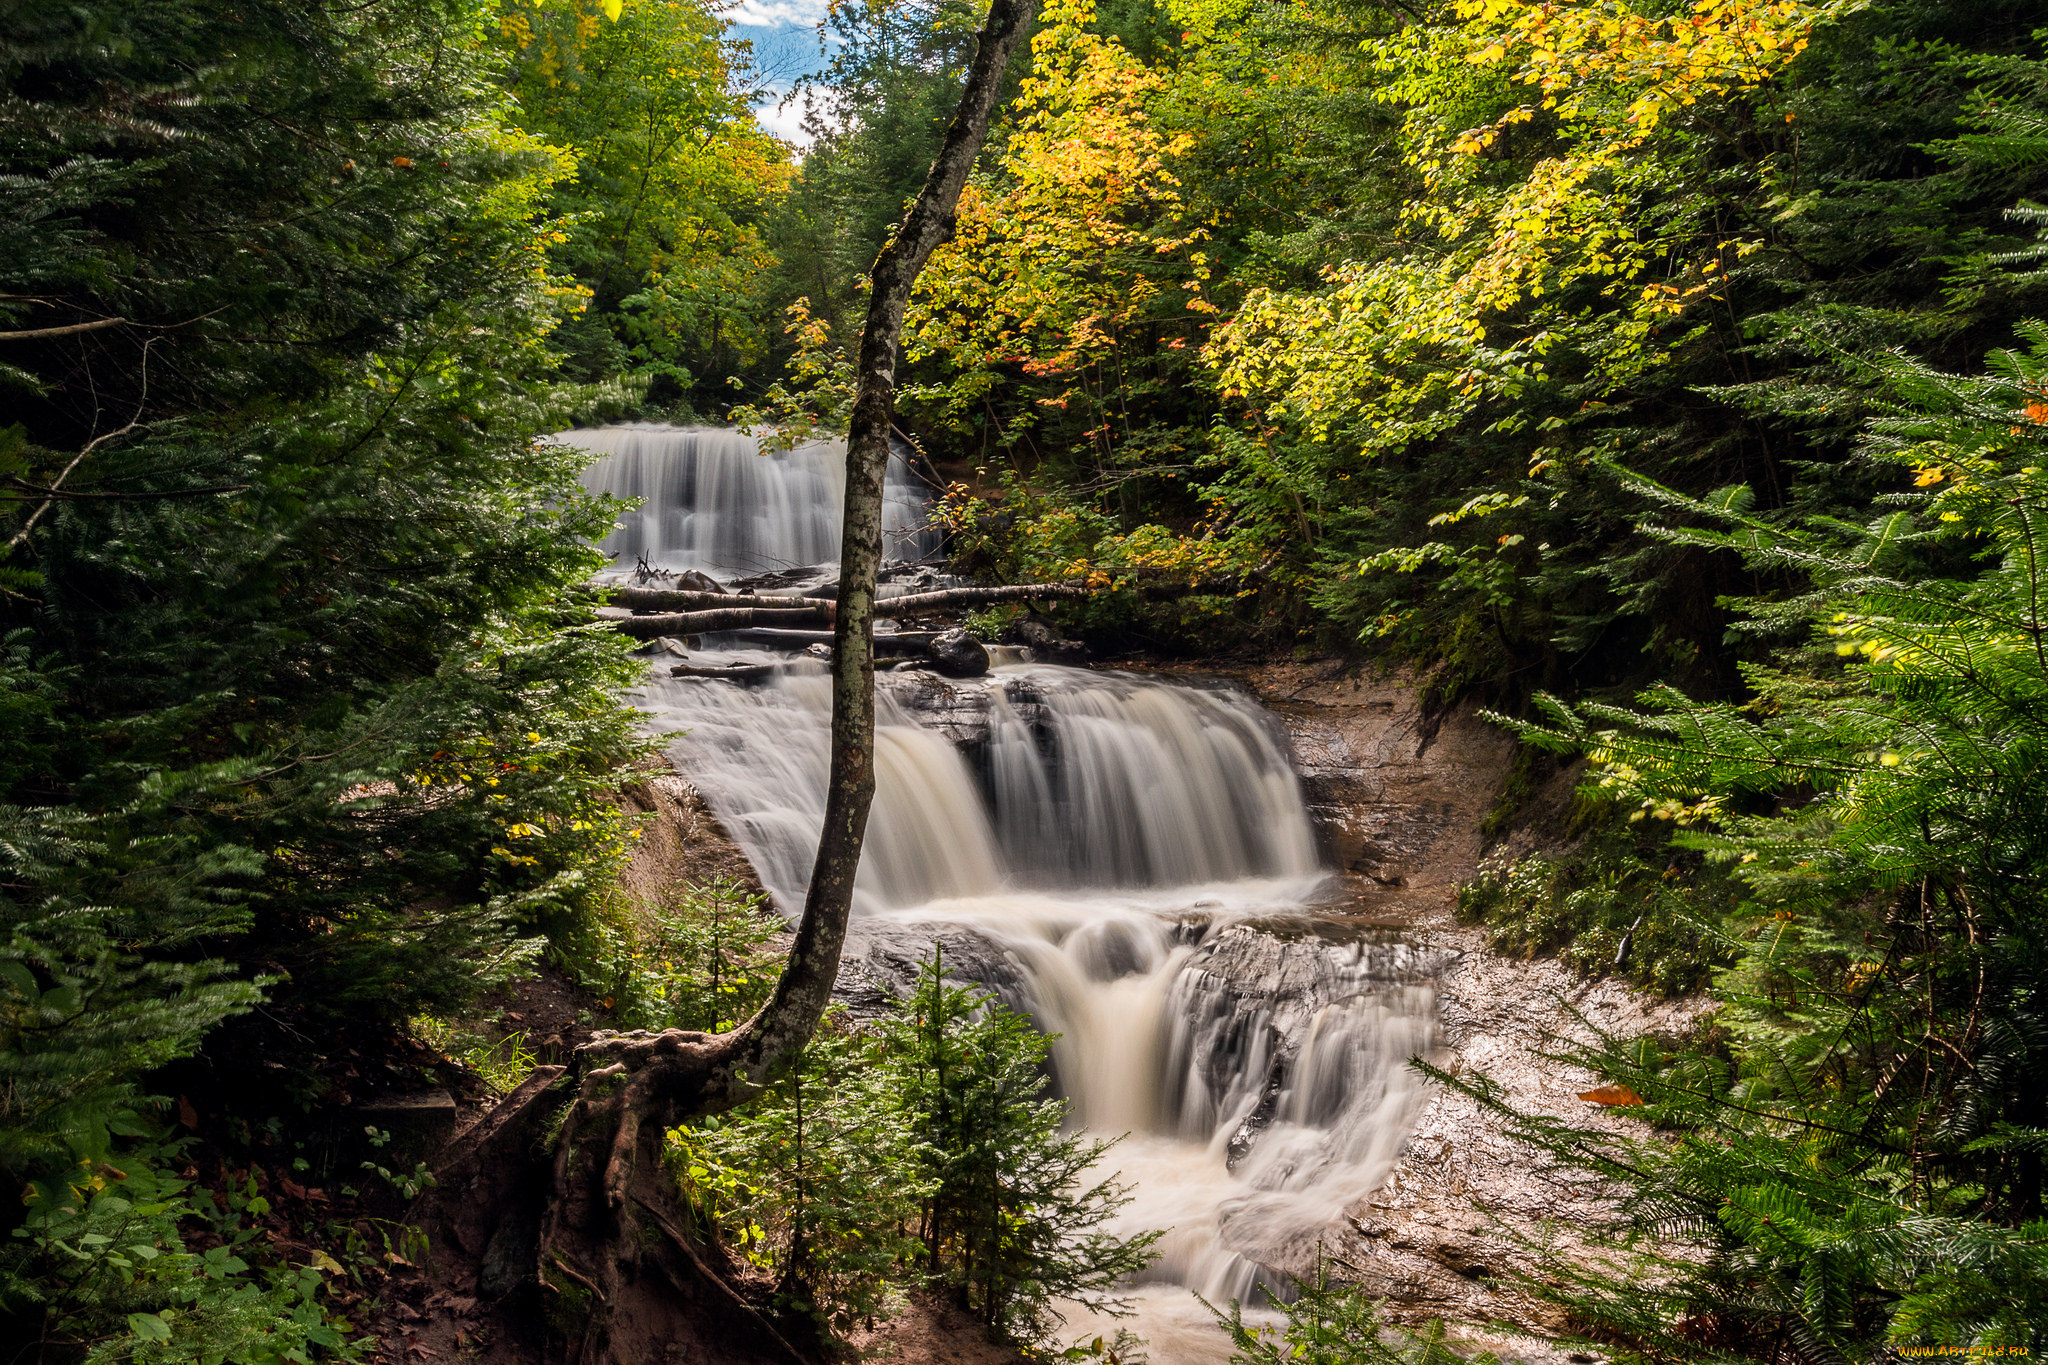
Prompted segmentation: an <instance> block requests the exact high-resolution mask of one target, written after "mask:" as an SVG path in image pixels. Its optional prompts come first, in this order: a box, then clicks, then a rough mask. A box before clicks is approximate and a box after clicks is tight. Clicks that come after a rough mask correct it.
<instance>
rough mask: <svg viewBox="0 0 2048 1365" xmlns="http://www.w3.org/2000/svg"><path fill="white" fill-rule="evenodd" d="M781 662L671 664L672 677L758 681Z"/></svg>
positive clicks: (670, 673) (778, 666)
mask: <svg viewBox="0 0 2048 1365" xmlns="http://www.w3.org/2000/svg"><path fill="white" fill-rule="evenodd" d="M781 666H782V665H780V664H671V665H669V670H668V675H669V676H670V677H671V678H724V679H725V680H726V681H727V682H758V681H759V680H760V679H762V678H765V677H767V676H768V675H770V674H771V673H773V672H774V671H775V670H776V669H778V668H780V667H781Z"/></svg>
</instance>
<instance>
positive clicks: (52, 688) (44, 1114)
mask: <svg viewBox="0 0 2048 1365" xmlns="http://www.w3.org/2000/svg"><path fill="white" fill-rule="evenodd" d="M493 15H494V10H493V8H492V7H491V6H488V5H485V4H483V3H471V0H373V3H370V4H349V5H339V4H337V5H314V6H306V5H301V4H282V3H265V0H257V2H256V3H253V4H245V3H237V4H234V5H227V4H222V3H216V0H161V2H160V0H105V2H104V3H94V4H86V5H70V4H41V3H32V4H26V5H17V6H13V7H11V8H10V9H9V10H8V11H7V13H6V15H5V17H4V18H0V209H4V212H0V327H4V328H5V329H6V330H5V331H0V386H5V390H6V393H7V404H6V410H7V412H8V414H9V420H10V422H11V425H10V426H9V427H8V428H7V429H6V430H5V431H4V432H0V480H4V491H0V638H4V640H5V644H4V647H0V648H4V659H5V662H4V664H0V689H4V696H5V700H4V702H0V714H4V715H5V716H6V717H7V718H8V720H9V722H10V728H9V733H8V739H7V742H6V744H5V745H4V746H0V784H4V785H0V823H4V825H5V827H6V829H7V835H6V837H5V839H4V840H0V963H4V966H0V1069H4V1071H5V1073H6V1080H7V1082H8V1083H7V1085H6V1087H5V1096H6V1098H5V1099H4V1100H0V1104H5V1105H6V1106H7V1108H6V1113H5V1122H4V1125H0V1127H4V1130H5V1132H6V1135H7V1136H6V1144H5V1148H4V1150H0V1164H4V1167H5V1174H6V1175H7V1176H8V1178H9V1182H10V1183H9V1186H8V1188H10V1189H20V1188H22V1187H23V1185H24V1183H25V1182H26V1183H31V1184H33V1183H34V1182H38V1181H42V1182H51V1181H54V1182H55V1184H53V1185H49V1188H51V1189H53V1190H56V1191H58V1195H57V1196H54V1197H57V1198H58V1199H59V1202H60V1203H61V1192H62V1190H63V1189H64V1188H67V1187H68V1186H67V1184H66V1177H65V1173H67V1172H72V1173H75V1172H77V1171H80V1170H84V1171H87V1172H88V1173H89V1172H90V1170H91V1169H92V1165H91V1163H94V1162H98V1161H104V1160H106V1159H108V1158H109V1157H110V1156H112V1155H114V1154H115V1149H116V1146H117V1144H118V1143H119V1142H121V1141H123V1140H129V1141H132V1140H133V1139H134V1135H135V1134H137V1133H138V1132H140V1131H142V1130H143V1129H144V1127H145V1126H146V1118H147V1112H148V1108H149V1101H148V1100H147V1098H146V1097H147V1094H148V1091H149V1089H150V1085H149V1082H148V1081H147V1079H146V1076H147V1074H148V1073H149V1072H150V1071H151V1070H152V1069H153V1068H156V1067H159V1066H160V1065H162V1064H163V1063H165V1062H167V1061H170V1060H171V1059H173V1058H175V1057H178V1056H180V1055H182V1054H186V1053H189V1052H190V1051H192V1049H193V1048H194V1047H195V1046H200V1045H203V1046H205V1047H206V1048H208V1049H209V1050H210V1051H211V1052H212V1053H213V1054H214V1056H215V1057H216V1058H217V1059H219V1060H221V1061H224V1062H226V1063H227V1069H234V1065H235V1064H234V1061H233V1059H234V1058H236V1057H238V1056H243V1055H246V1054H260V1055H261V1056H262V1057H263V1058H264V1059H265V1060H266V1061H270V1062H275V1063H278V1064H279V1065H280V1066H281V1067H282V1068H283V1069H282V1070H281V1071H275V1072H273V1071H271V1070H268V1069H261V1068H257V1067H256V1066H255V1065H254V1063H253V1061H252V1062H251V1064H250V1066H249V1067H248V1068H247V1071H246V1072H245V1073H243V1074H253V1075H256V1076H259V1077H273V1076H274V1077H275V1079H276V1080H277V1082H278V1084H279V1086H280V1087H282V1088H283V1090H284V1091H286V1092H292V1093H280V1094H270V1093H266V1088H265V1087H262V1086H257V1087H251V1088H249V1089H247V1090H245V1091H244V1092H243V1093H241V1094H240V1095H238V1096H237V1097H235V1098H236V1100H237V1102H240V1103H244V1104H246V1105H249V1106H252V1107H257V1106H263V1105H266V1104H274V1105H276V1106H278V1107H279V1108H282V1107H284V1106H285V1105H286V1104H288V1103H290V1102H293V1101H302V1100H303V1098H304V1095H303V1092H302V1091H301V1090H299V1088H300V1087H303V1086H304V1085H305V1084H306V1081H305V1075H306V1069H307V1068H308V1067H310V1065H311V1064H312V1063H314V1062H315V1061H316V1060H317V1059H318V1056H319V1053H320V1050H321V1048H322V1046H323V1043H322V1041H321V1040H323V1039H326V1038H331V1037H333V1036H336V1032H337V1031H338V1030H347V1029H351V1028H357V1027H361V1028H370V1029H381V1028H384V1027H386V1026H389V1025H394V1024H396V1023H397V1022H398V1021H399V1020H400V1019H402V1018H403V1017H405V1016H406V1015H409V1014H413V1013H418V1012H423V1011H429V1010H431V1011H435V1012H446V1011H452V1010H455V1009H458V1008H459V1007H460V1006H461V1005H462V1004H463V1003H464V1002H466V1001H468V1000H471V999H473V998H475V997H476V996H477V995H478V994H479V993H480V992H481V991H483V990H484V989H485V988H486V987H488V986H489V985H491V984H493V983H494V982H497V981H501V980H503V979H504V978H505V976H506V975H507V974H508V973H509V972H510V971H512V970H515V969H516V968H517V967H518V966H519V964H520V963H521V962H522V961H523V960H525V959H526V958H528V957H530V956H531V954H532V953H533V952H534V951H535V950H536V949H537V947H538V944H537V942H536V941H535V938H536V936H537V935H538V934H539V933H540V932H541V931H543V930H545V929H546V928H547V927H548V926H549V925H551V924H555V923H559V922H561V921H562V920H564V919H566V918H568V917H571V916H573V915H575V914H577V913H578V912H579V907H580V905H581V903H582V900H583V898H584V897H585V895H586V894H587V892H588V891H589V889H590V888H591V886H592V885H593V882H594V881H595V880H597V879H599V878H602V877H603V876H604V875H606V874H607V873H608V870H609V869H610V867H611V866H612V865H613V864H614V862H615V860H616V859H617V858H619V857H620V856H621V855H622V851H623V845H624V842H625V840H624V839H623V837H622V835H623V833H624V831H623V829H622V828H621V822H620V820H619V818H618V817H617V816H616V814H614V813H611V812H610V808H609V807H607V806H606V805H605V804H604V803H603V801H602V800H601V793H602V789H603V787H604V786H605V784H606V783H607V782H608V781H609V780H610V779H609V774H610V773H611V771H612V770H613V769H614V767H615V766H616V765H617V764H618V763H619V762H620V761H622V760H623V759H625V758H627V757H628V756H630V755H631V754H633V753H634V752H636V751H637V750H638V749H639V747H640V742H639V741H638V740H637V739H635V738H634V737H633V735H632V732H631V728H630V726H631V715H630V713H629V712H628V711H626V710H625V709H624V708H623V707H621V706H620V705H619V704H618V701H617V698H616V689H617V688H618V687H619V686H621V685H623V684H624V683H625V682H627V681H628V680H629V679H630V678H631V677H632V676H633V674H634V672H635V669H634V668H633V666H632V664H631V662H630V661H629V660H628V659H627V658H626V657H625V656H624V654H623V653H622V651H621V649H620V647H619V646H618V644H617V643H616V642H615V641H613V640H611V639H610V638H608V637H607V636H606V635H604V634H603V633H601V632H599V631H597V630H595V629H592V628H587V627H586V624H585V623H586V622H587V621H588V611H587V609H586V608H583V607H579V606H577V605H575V604H573V602H572V601H571V599H570V598H569V597H568V595H567V593H566V589H567V587H568V585H569V584H571V583H573V582H575V581H576V580H578V579H580V578H582V577H583V576H585V575H586V574H587V573H588V572H589V571H590V570H591V568H592V567H593V566H594V565H595V563H596V562H597V561H596V560H595V558H594V557H593V555H592V553H591V551H590V550H589V548H588V542H589V540H590V538H592V537H593V536H594V535H596V534H597V533H599V532H600V530H601V529H602V527H603V526H604V524H605V522H606V512H605V509H604V508H602V507H599V506H595V505H593V504H592V503H591V502H590V501H589V500H588V499H586V498H583V497H582V496H580V494H579V493H578V491H577V489H576V485H575V481H574V475H575V472H576V468H577V460H578V457H577V456H576V455H575V454H574V453H573V452H570V451H567V450H564V449H561V448H557V447H554V446H551V445H547V444H536V442H535V440H534V434H535V433H536V432H538V431H545V430H549V429H551V428H552V427H553V426H555V425H558V424H560V423H561V422H562V421H564V420H565V418H566V414H567V410H568V409H569V408H570V407H571V406H572V405H573V404H574V402H575V395H573V394H570V393H567V392H564V391H562V390H559V389H558V388H556V387H555V386H554V385H553V384H552V383H551V381H550V370H551V367H552V364H553V357H552V354H551V352H550V351H549V349H548V346H547V342H546V338H547V336H548V333H549V331H550V330H551V329H552V327H553V326H554V324H555V322H556V320H557V318H558V316H559V309H560V307H561V303H562V297H563V296H562V295H561V293H560V285H559V283H558V282H557V281H556V280H554V279H553V278H552V277H551V276H550V275H549V274H548V272H547V269H546V265H545V262H546V254H545V253H546V249H547V247H548V245H549V243H548V240H547V233H546V229H545V228H544V227H543V226H541V225H539V224H537V223H536V221H535V218H536V215H537V213H538V211H539V209H540V206H541V205H542V203H543V202H544V199H545V196H546V194H547V191H548V187H549V185H550V184H551V183H552V182H554V181H555V180H557V179H559V178H560V177H561V176H562V175H563V174H564V173H565V172H566V170H567V167H566V166H564V165H563V164H562V162H561V161H560V159H559V157H558V156H557V155H556V154H555V153H554V152H552V151H550V150H549V149H548V148H546V147H544V146H542V145H541V144H539V143H538V142H536V141H535V140H534V139H532V138H530V137H527V136H525V135H523V134H521V133H519V132H517V131H516V130H514V129H512V128H510V127H509V126H508V125H507V124H506V122H505V120H504V114H505V112H506V110H505V103H504V96H503V94H502V92H501V89H500V87H499V86H498V85H497V83H496V76H497V72H496V70H495V68H494V66H493V64H492V59H491V57H490V55H489V53H488V50H487V48H486V45H485V39H486V37H487V36H488V26H489V24H490V22H491V21H492V18H493ZM17 720H18V721H19V728H18V729H17V728H15V726H14V724H13V722H15V721H17ZM17 735H18V736H19V742H18V743H17ZM259 992H260V993H262V994H263V995H265V996H267V998H268V1004H267V1005H266V1009H265V1012H264V1014H263V1015H261V1016H256V1015H250V1014H240V1016H239V1018H236V1016H237V1015H238V1013H239V1012H241V1011H246V1010H247V1009H248V1008H249V1006H250V1005H251V1004H252V1003H254V1002H255V1001H256V1000H257V999H258V998H259ZM223 1021H226V1022H225V1023H224V1022H223ZM81 1163H85V1164H84V1165H81ZM132 1176H133V1173H131V1177H132ZM88 1183H89V1182H88ZM38 1188H41V1186H38ZM52 1207H56V1205H53V1206H52ZM27 1214H28V1210H27V1209H26V1208H23V1207H19V1206H17V1207H15V1208H13V1209H11V1210H10V1211H8V1212H6V1213H4V1214H0V1221H5V1222H6V1223H7V1224H8V1225H9V1226H10V1227H11V1226H13V1225H14V1224H16V1223H17V1222H19V1221H20V1220H21V1219H22V1218H23V1217H25V1216H27ZM95 1235H99V1234H97V1233H96V1234H95ZM31 1254H32V1253H31V1251H30V1250H29V1249H28V1247H27V1244H25V1243H22V1242H16V1241H10V1243H9V1250H8V1251H7V1252H5V1253H0V1255H4V1256H5V1257H6V1258H7V1259H8V1261H9V1264H10V1266H18V1265H20V1264H24V1263H23V1262H19V1261H17V1260H16V1259H15V1258H16V1257H18V1256H23V1255H31ZM10 1273H11V1274H14V1279H13V1280H11V1281H10V1283H11V1284H12V1285H13V1286H14V1287H15V1288H18V1286H19V1284H20V1283H23V1282H24V1281H22V1280H21V1278H20V1275H19V1274H15V1272H10ZM145 1279H146V1277H145ZM147 1282H148V1283H152V1284H154V1285H155V1287H156V1289H157V1290H158V1291H161V1292H163V1293H166V1294H170V1293H171V1289H170V1286H169V1281H167V1280H164V1279H161V1278H159V1279H158V1280H154V1281H147ZM45 1290H46V1297H45V1300H44V1301H43V1302H42V1303H41V1304H37V1303H35V1302H33V1301H31V1298H28V1297H23V1296H20V1295H18V1294H16V1293H14V1292H13V1291H12V1289H10V1292H9V1294H8V1297H7V1301H6V1302H5V1304H4V1305H0V1312H4V1313H5V1314H7V1315H9V1316H8V1317H7V1318H6V1329H5V1334H6V1335H7V1336H9V1338H10V1339H15V1338H16V1337H17V1335H18V1334H19V1333H23V1332H25V1333H26V1334H27V1336H29V1337H31V1338H34V1337H36V1336H37V1335H39V1332H38V1327H37V1325H36V1324H37V1323H38V1322H43V1321H48V1320H52V1319H50V1318H49V1316H48V1315H52V1314H54V1315H57V1316H59V1317H62V1316H64V1315H65V1314H69V1313H72V1312H73V1310H74V1308H75V1307H76V1305H75V1304H71V1305H67V1303H66V1301H65V1300H64V1299H63V1293H65V1292H69V1291H65V1290H63V1289H62V1286H61V1285H58V1286H49V1285H46V1286H45ZM173 1297H175V1296H173ZM169 1301H170V1300H167V1302H169ZM134 1311H140V1310H139V1309H138V1310H134ZM65 1320H66V1321H67V1322H71V1323H72V1327H71V1328H67V1331H70V1332H72V1335H71V1336H70V1337H69V1338H68V1340H69V1342H70V1343H71V1346H72V1347H75V1348H76V1349H81V1350H82V1349H84V1348H85V1346H86V1345H88V1344H91V1343H92V1342H94V1341H95V1340H99V1339H113V1338H109V1337H107V1334H108V1333H110V1332H111V1333H113V1336H114V1338H118V1337H120V1336H121V1330H122V1329H120V1325H119V1322H118V1321H116V1322H113V1323H111V1324H110V1323H109V1322H107V1321H103V1320H98V1319H92V1317H91V1315H90V1314H87V1315H86V1318H85V1319H75V1318H66V1319H65ZM166 1320H169V1319H166ZM198 1320H199V1319H198V1318H196V1317H194V1318H188V1317H184V1316H181V1317H180V1318H178V1319H177V1321H179V1322H183V1321H192V1322H197V1321H198ZM81 1322H82V1323H83V1325H80V1324H81ZM127 1330H128V1332H129V1334H130V1335H132V1334H133V1332H135V1331H144V1332H145V1336H144V1337H143V1338H138V1340H143V1339H148V1338H147V1336H146V1333H147V1331H153V1330H154V1328H150V1327H148V1326H147V1324H145V1327H144V1328H134V1327H133V1326H132V1324H131V1326H130V1328H129V1329H127ZM182 1330H183V1328H180V1327H175V1326H174V1335H175V1333H176V1332H178V1331H182ZM108 1349H114V1348H112V1347H109V1348H108ZM165 1349H166V1350H169V1349H172V1348H170V1347H166V1348H165ZM237 1349H238V1350H239V1349H240V1348H237ZM250 1350H251V1351H255V1352H256V1354H255V1355H254V1356H248V1357H247V1358H258V1357H260V1355H261V1352H260V1351H259V1350H257V1348H255V1347H251V1348H250ZM237 1358H244V1357H243V1356H240V1355H238V1356H237Z"/></svg>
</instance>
